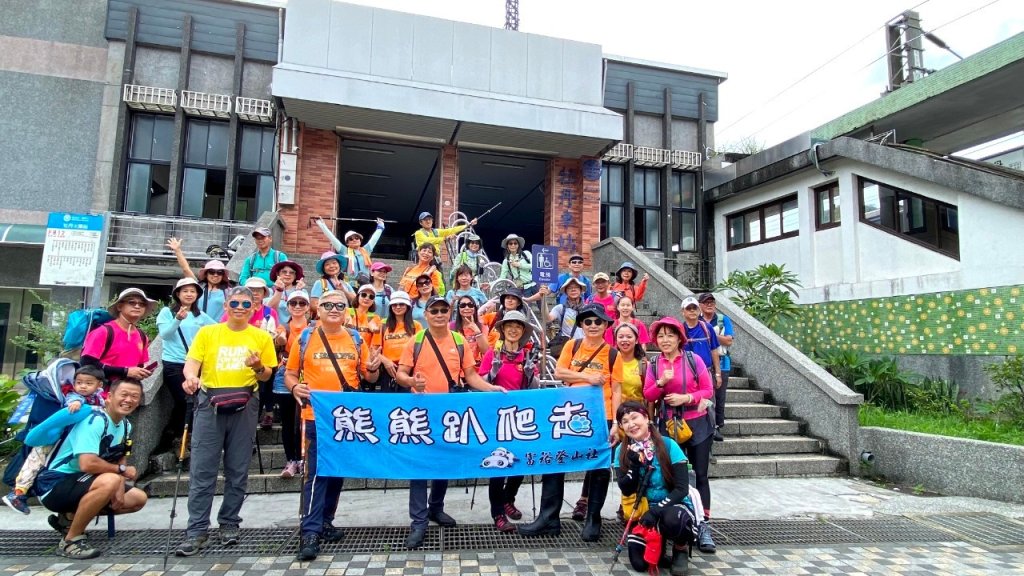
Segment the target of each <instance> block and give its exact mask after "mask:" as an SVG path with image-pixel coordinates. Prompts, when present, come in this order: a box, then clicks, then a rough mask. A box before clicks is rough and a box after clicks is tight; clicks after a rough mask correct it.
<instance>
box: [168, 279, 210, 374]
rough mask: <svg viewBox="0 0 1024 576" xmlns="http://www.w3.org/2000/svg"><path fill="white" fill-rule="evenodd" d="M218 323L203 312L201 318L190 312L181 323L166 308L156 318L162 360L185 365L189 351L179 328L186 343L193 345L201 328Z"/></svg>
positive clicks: (200, 314)
mask: <svg viewBox="0 0 1024 576" xmlns="http://www.w3.org/2000/svg"><path fill="white" fill-rule="evenodd" d="M222 294H223V292H222ZM221 298H223V296H221ZM222 302H223V300H222ZM222 306H223V304H222ZM223 313H224V309H223V308H221V314H223ZM218 316H219V315H218ZM216 323H217V321H216V320H214V319H213V318H211V317H210V316H207V315H206V314H205V313H203V312H200V313H199V316H195V315H194V314H192V313H191V312H189V314H188V316H185V319H184V320H181V321H179V320H178V319H177V318H176V317H175V315H174V313H173V312H171V309H170V308H169V307H167V306H165V307H164V309H163V310H161V311H160V313H159V314H157V316H156V328H157V330H158V331H159V332H160V339H161V340H162V341H163V351H162V352H161V353H160V359H161V360H163V361H164V362H175V363H178V364H184V363H185V354H186V353H187V352H188V350H185V345H184V344H182V342H181V335H179V334H178V328H181V333H182V334H184V335H185V342H188V344H189V345H192V342H193V341H195V339H196V332H199V329H200V328H202V327H203V326H209V325H211V324H216Z"/></svg>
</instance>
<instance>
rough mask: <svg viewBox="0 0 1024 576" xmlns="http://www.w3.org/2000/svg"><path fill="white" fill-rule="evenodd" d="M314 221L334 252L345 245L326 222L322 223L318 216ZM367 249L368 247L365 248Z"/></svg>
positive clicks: (339, 250)
mask: <svg viewBox="0 0 1024 576" xmlns="http://www.w3.org/2000/svg"><path fill="white" fill-rule="evenodd" d="M315 222H316V227H317V228H319V229H320V231H321V232H323V233H324V236H326V237H327V241H328V242H330V243H331V248H333V249H334V251H335V252H341V249H342V248H344V247H345V245H344V244H343V243H342V242H341V240H338V237H337V236H335V235H334V233H333V232H331V229H330V228H328V227H327V224H324V219H323V218H319V217H318V218H317V219H316V220H315ZM378 238H379V236H378ZM367 250H370V249H369V248H367Z"/></svg>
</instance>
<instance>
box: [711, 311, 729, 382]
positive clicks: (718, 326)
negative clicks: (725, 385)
mask: <svg viewBox="0 0 1024 576" xmlns="http://www.w3.org/2000/svg"><path fill="white" fill-rule="evenodd" d="M708 324H710V325H711V327H712V328H714V329H715V335H716V336H719V335H722V336H732V335H733V333H732V320H730V319H729V317H728V316H726V315H725V314H721V313H718V312H716V313H715V315H714V316H712V317H711V322H708ZM718 364H719V366H720V368H721V369H722V372H728V371H729V370H731V369H732V359H731V358H729V355H728V354H719V355H718Z"/></svg>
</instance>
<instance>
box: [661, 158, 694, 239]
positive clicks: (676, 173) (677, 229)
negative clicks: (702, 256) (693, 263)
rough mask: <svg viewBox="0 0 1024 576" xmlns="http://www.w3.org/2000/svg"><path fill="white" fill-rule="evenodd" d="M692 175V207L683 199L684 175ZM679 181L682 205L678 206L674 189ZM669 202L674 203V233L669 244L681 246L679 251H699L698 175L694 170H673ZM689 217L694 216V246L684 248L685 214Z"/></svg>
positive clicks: (670, 178)
mask: <svg viewBox="0 0 1024 576" xmlns="http://www.w3.org/2000/svg"><path fill="white" fill-rule="evenodd" d="M687 174H689V175H690V178H691V180H692V182H691V184H692V185H693V186H692V191H691V195H690V196H691V200H692V202H691V203H692V205H693V207H692V208H689V207H684V206H682V199H683V197H684V195H683V190H682V185H683V180H684V176H686V175H687ZM677 179H678V181H679V184H678V186H679V191H680V196H679V199H680V205H679V206H676V202H675V200H676V199H675V197H674V196H673V192H672V189H673V187H674V186H675V185H676V180H677ZM668 186H669V204H671V205H672V231H671V232H672V234H671V237H670V238H669V246H672V245H675V246H678V247H679V252H696V251H697V236H698V234H697V175H696V174H695V173H693V172H687V171H684V170H673V171H672V174H671V175H670V176H669V184H668ZM684 214H685V215H687V217H690V216H692V218H693V248H691V249H689V250H687V249H684V248H683V215H684Z"/></svg>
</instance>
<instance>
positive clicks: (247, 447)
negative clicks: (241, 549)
mask: <svg viewBox="0 0 1024 576" xmlns="http://www.w3.org/2000/svg"><path fill="white" fill-rule="evenodd" d="M252 300H253V295H252V291H250V290H249V289H248V288H245V287H243V286H237V287H235V288H231V289H229V290H228V291H227V294H226V295H225V299H224V311H225V312H226V313H227V321H226V322H224V323H222V324H215V325H211V326H203V327H202V328H200V329H199V332H198V333H197V334H196V337H195V339H194V340H193V341H192V345H191V347H190V348H189V351H188V356H187V357H186V359H185V368H184V370H183V372H184V374H185V382H184V383H183V384H182V388H183V389H184V390H185V393H186V394H190V395H195V396H196V404H195V416H194V419H193V421H192V463H191V465H190V468H189V488H188V527H187V528H186V529H185V536H186V538H185V541H184V542H182V543H181V545H179V546H178V549H177V550H176V551H175V554H176V555H178V556H193V555H195V554H197V553H198V552H199V551H200V550H201V549H202V548H204V547H205V546H206V545H207V543H208V539H209V536H208V534H207V531H208V530H209V528H210V509H211V508H212V507H213V494H214V492H215V489H216V487H217V468H218V467H219V465H220V460H221V456H222V455H223V460H224V500H223V501H222V502H221V506H220V511H219V512H218V513H217V524H218V525H219V526H220V539H221V542H222V543H223V544H224V545H225V546H232V545H235V544H238V526H239V524H241V523H242V517H241V516H239V512H241V510H242V501H243V500H244V499H245V489H246V484H247V483H248V481H249V461H250V460H251V459H252V444H253V440H254V439H255V436H256V416H257V412H258V411H259V397H258V392H257V389H258V386H259V382H266V381H267V380H269V379H270V377H271V375H272V374H273V368H274V367H275V366H277V354H276V352H275V351H274V341H273V340H272V339H271V337H270V334H268V333H267V332H266V331H264V330H260V329H259V328H256V327H255V326H251V325H250V324H249V318H250V317H251V316H252V314H253V306H252ZM200 373H201V374H202V376H201V377H200Z"/></svg>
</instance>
